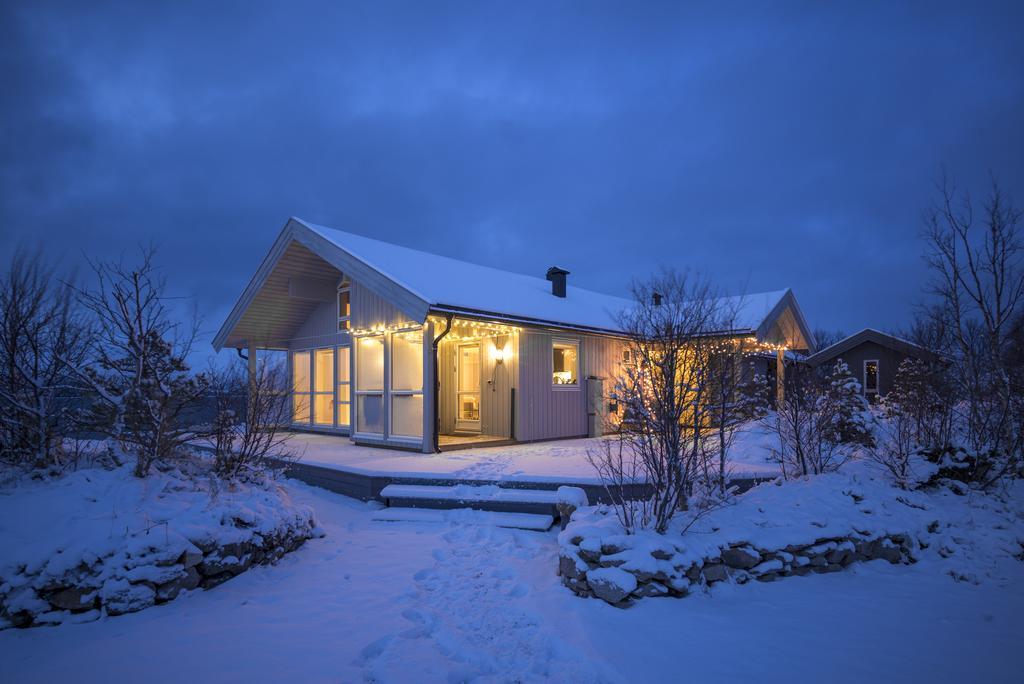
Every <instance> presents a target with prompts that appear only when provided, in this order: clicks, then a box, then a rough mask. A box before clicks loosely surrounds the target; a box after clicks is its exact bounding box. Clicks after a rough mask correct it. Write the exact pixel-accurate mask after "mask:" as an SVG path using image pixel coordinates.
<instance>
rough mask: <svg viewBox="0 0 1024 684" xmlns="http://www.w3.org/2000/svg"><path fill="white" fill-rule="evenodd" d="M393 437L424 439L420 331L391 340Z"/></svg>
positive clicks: (394, 336)
mask: <svg viewBox="0 0 1024 684" xmlns="http://www.w3.org/2000/svg"><path fill="white" fill-rule="evenodd" d="M390 433H391V434H392V435H394V436H396V437H414V438H420V437H422V436H423V331H421V330H409V331H404V332H396V333H394V334H393V335H392V336H391V429H390Z"/></svg>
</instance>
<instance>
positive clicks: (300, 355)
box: [292, 351, 310, 423]
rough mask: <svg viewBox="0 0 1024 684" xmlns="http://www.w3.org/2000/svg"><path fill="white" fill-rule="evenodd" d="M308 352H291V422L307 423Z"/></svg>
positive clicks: (308, 405) (308, 401)
mask: <svg viewBox="0 0 1024 684" xmlns="http://www.w3.org/2000/svg"><path fill="white" fill-rule="evenodd" d="M309 364H310V358H309V352H308V351H301V352H293V353H292V422H294V423H308V422H309V408H310V393H309Z"/></svg>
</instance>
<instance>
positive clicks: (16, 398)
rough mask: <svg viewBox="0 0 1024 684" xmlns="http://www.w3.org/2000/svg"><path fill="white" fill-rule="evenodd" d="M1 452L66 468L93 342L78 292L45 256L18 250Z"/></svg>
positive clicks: (6, 281) (1, 351)
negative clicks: (76, 302)
mask: <svg viewBox="0 0 1024 684" xmlns="http://www.w3.org/2000/svg"><path fill="white" fill-rule="evenodd" d="M0 318H2V320H0V454H2V457H3V458H4V460H7V461H9V462H16V463H23V464H29V465H33V466H36V467H41V466H47V465H52V464H59V461H60V459H61V455H62V453H63V447H64V440H65V438H67V437H68V436H69V435H70V434H71V431H72V429H73V427H74V423H75V421H74V416H75V410H76V402H77V401H78V400H79V399H80V397H81V389H82V383H81V382H80V381H79V380H78V378H77V376H76V375H75V374H74V373H73V372H72V371H71V370H70V369H69V367H68V366H67V365H66V364H67V362H70V363H74V364H80V363H81V361H82V358H83V356H84V349H85V346H86V341H87V337H88V329H87V327H86V325H85V324H84V322H83V321H82V320H81V316H78V315H76V312H75V308H74V306H73V301H72V289H71V287H70V286H69V285H68V284H67V283H66V282H63V281H62V280H61V279H60V278H59V277H58V274H57V273H56V270H55V269H54V268H53V267H52V266H49V265H47V264H45V263H44V261H43V258H42V255H41V253H40V252H39V251H35V252H30V251H27V250H25V249H18V250H16V251H15V252H14V254H13V255H12V257H11V262H10V265H9V267H8V269H7V273H6V275H5V276H4V277H3V281H2V282H0Z"/></svg>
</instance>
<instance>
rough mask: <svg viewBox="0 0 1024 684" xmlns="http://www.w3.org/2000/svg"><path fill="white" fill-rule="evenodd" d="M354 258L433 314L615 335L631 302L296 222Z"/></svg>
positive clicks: (303, 222) (543, 279)
mask: <svg viewBox="0 0 1024 684" xmlns="http://www.w3.org/2000/svg"><path fill="white" fill-rule="evenodd" d="M296 220H297V221H300V222H301V223H302V224H303V225H305V226H306V227H308V228H309V229H310V230H312V231H314V232H316V233H318V234H319V235H321V236H322V237H324V238H326V239H327V240H329V241H330V242H331V243H333V244H334V245H336V246H338V247H340V248H341V249H343V250H345V251H347V252H349V253H350V254H352V255H353V256H354V257H356V258H357V259H359V260H360V261H362V262H363V263H365V264H366V265H367V266H370V267H371V268H373V269H374V270H376V271H377V272H379V273H381V274H382V275H384V276H386V277H387V278H388V279H390V280H392V281H393V282H395V283H397V284H398V285H400V286H402V287H403V288H405V289H406V290H408V291H410V292H412V293H413V294H415V295H416V296H417V297H419V298H420V299H422V300H423V301H425V302H427V304H429V305H430V306H431V308H442V309H443V308H453V309H462V310H471V311H480V312H487V313H495V314H504V315H506V316H514V317H522V318H528V319H534V320H538V321H550V322H556V323H564V324H568V325H574V326H583V327H588V328H599V329H604V330H614V329H616V325H615V315H616V314H617V313H618V312H619V311H622V310H623V309H625V308H626V307H628V306H630V303H631V300H629V299H624V298H622V297H615V296H613V295H607V294H602V293H600V292H594V291H592V290H585V289H583V288H581V287H574V286H572V285H569V286H568V287H567V288H566V296H565V297H564V298H563V297H555V296H553V295H552V294H551V283H550V282H548V281H547V280H546V279H545V278H539V277H535V276H529V275H524V274H522V273H513V272H511V271H503V270H501V269H497V268H491V267H489V266H481V265H480V264H473V263H470V262H467V261H459V260H458V259H452V258H450V257H446V256H441V255H439V254H432V253H430V252H422V251H419V250H416V249H410V248H408V247H402V246H401V245H395V244H392V243H390V242H382V241H381V240H374V239H372V238H368V237H364V236H362V235H356V234H355V233H346V232H343V231H340V230H335V229H334V228H327V227H325V226H319V225H316V224H315V223H308V222H306V221H302V220H301V219H296Z"/></svg>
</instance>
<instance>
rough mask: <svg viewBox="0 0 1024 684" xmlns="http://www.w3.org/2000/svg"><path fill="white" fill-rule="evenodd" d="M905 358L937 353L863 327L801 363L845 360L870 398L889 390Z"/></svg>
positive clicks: (934, 357) (931, 356)
mask: <svg viewBox="0 0 1024 684" xmlns="http://www.w3.org/2000/svg"><path fill="white" fill-rule="evenodd" d="M906 359H920V360H922V361H928V362H934V361H937V360H938V359H939V355H938V354H936V353H935V352H933V351H931V350H930V349H927V348H925V347H922V346H921V345H919V344H914V343H913V342H910V341H908V340H904V339H901V338H899V337H895V336H894V335H889V334H887V333H884V332H881V331H879V330H875V329H873V328H864V329H863V330H861V331H860V332H859V333H856V334H854V335H850V336H849V337H845V338H843V339H841V340H839V341H838V342H836V343H835V344H832V345H829V346H828V347H825V348H824V349H821V350H819V351H818V352H816V353H814V354H811V355H810V356H808V357H807V358H806V359H805V362H806V363H807V364H808V365H810V366H811V367H815V368H817V367H820V366H825V365H826V364H828V365H829V366H831V365H832V364H834V363H835V362H837V361H843V362H845V363H846V365H847V366H848V367H849V369H850V372H851V373H853V376H854V377H855V378H857V379H858V380H860V383H861V391H862V392H863V393H864V395H865V396H866V397H867V398H868V399H871V400H874V399H877V398H878V397H883V396H885V395H886V394H888V393H889V390H890V389H892V384H893V380H895V378H896V370H897V369H898V368H899V367H900V364H901V363H903V361H905V360H906Z"/></svg>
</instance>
